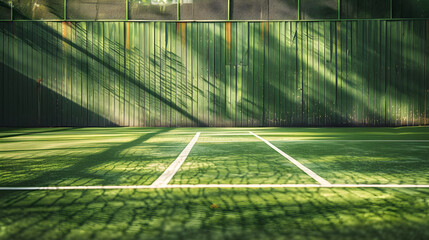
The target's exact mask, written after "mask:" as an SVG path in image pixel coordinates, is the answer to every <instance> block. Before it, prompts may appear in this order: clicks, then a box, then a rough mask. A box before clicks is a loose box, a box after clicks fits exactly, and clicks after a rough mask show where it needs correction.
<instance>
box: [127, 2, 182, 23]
mask: <svg viewBox="0 0 429 240" xmlns="http://www.w3.org/2000/svg"><path fill="white" fill-rule="evenodd" d="M128 11H129V19H138V20H177V1H176V0H168V1H166V2H164V1H159V0H151V1H143V2H142V1H141V0H130V1H129V10H128Z"/></svg>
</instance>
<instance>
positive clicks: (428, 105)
mask: <svg viewBox="0 0 429 240" xmlns="http://www.w3.org/2000/svg"><path fill="white" fill-rule="evenodd" d="M425 29H426V31H425V78H424V79H425V83H424V86H425V87H424V91H425V104H424V106H425V107H424V111H425V124H429V36H428V35H429V20H426V22H425Z"/></svg>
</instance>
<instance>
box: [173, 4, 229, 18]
mask: <svg viewBox="0 0 429 240" xmlns="http://www.w3.org/2000/svg"><path fill="white" fill-rule="evenodd" d="M180 20H228V0H183V1H180Z"/></svg>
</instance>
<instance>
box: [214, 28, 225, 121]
mask: <svg viewBox="0 0 429 240" xmlns="http://www.w3.org/2000/svg"><path fill="white" fill-rule="evenodd" d="M221 24H222V23H214V33H213V34H214V36H213V44H214V81H213V82H214V86H213V88H214V89H213V94H214V96H213V100H214V103H213V106H214V115H213V116H214V121H213V126H216V127H219V126H222V125H221V121H220V120H221V119H222V115H221V112H222V110H221V105H222V99H221V84H222V82H221V68H223V66H222V65H221V51H222V50H221V47H220V46H221V42H222V40H223V38H222V37H221Z"/></svg>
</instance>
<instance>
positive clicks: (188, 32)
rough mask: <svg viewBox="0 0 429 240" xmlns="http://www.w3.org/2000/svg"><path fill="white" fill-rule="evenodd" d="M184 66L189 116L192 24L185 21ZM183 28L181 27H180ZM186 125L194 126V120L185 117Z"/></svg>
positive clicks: (191, 112) (191, 81)
mask: <svg viewBox="0 0 429 240" xmlns="http://www.w3.org/2000/svg"><path fill="white" fill-rule="evenodd" d="M185 27H186V29H185V31H186V40H185V41H186V66H185V72H186V96H185V97H186V112H187V113H188V114H189V116H192V117H193V116H194V115H193V91H194V89H193V84H194V82H193V78H192V61H193V59H192V52H193V48H192V24H191V23H187V24H186V26H185ZM182 30H183V29H182ZM186 121H187V124H186V126H188V127H192V126H194V122H193V121H192V119H189V118H188V119H187V120H186Z"/></svg>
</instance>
